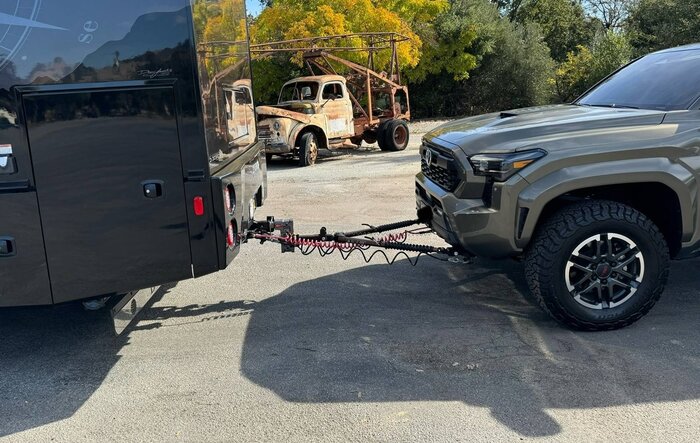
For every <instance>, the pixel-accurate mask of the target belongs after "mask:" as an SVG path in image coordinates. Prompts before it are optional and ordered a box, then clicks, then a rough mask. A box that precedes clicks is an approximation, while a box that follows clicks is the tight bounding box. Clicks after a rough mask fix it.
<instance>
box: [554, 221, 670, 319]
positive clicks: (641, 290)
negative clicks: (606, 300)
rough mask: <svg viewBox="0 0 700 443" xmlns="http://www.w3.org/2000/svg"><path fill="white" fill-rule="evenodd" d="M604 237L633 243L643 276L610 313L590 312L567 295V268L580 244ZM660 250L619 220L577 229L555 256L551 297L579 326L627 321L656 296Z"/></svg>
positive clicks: (649, 238)
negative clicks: (613, 236)
mask: <svg viewBox="0 0 700 443" xmlns="http://www.w3.org/2000/svg"><path fill="white" fill-rule="evenodd" d="M605 233H615V234H621V235H624V236H626V237H628V238H630V239H631V240H632V241H633V242H634V243H636V245H637V247H638V248H639V250H640V252H641V253H642V256H643V258H644V276H643V277H642V282H641V283H640V285H639V287H638V288H637V291H636V292H635V294H634V295H633V296H632V297H631V298H630V299H629V300H627V301H626V302H625V303H623V304H621V305H620V306H616V307H614V308H609V309H592V308H588V307H586V306H583V305H581V304H579V303H578V302H577V301H576V300H574V297H573V296H572V295H571V294H570V292H569V290H568V288H567V286H566V281H565V272H566V271H565V270H566V264H567V261H568V260H569V257H570V256H571V254H572V253H573V251H574V249H575V248H576V247H578V245H579V244H580V243H581V242H583V241H584V240H586V239H587V238H590V237H592V236H594V235H597V234H605ZM659 247H660V246H659V245H657V244H656V243H655V242H654V241H653V239H652V236H651V235H649V233H648V232H646V231H645V230H644V229H642V228H641V227H639V226H637V225H634V224H630V223H627V222H624V221H620V220H606V221H602V222H597V223H593V224H591V225H589V226H586V227H583V228H580V229H578V230H577V232H576V233H575V234H574V235H572V236H570V237H569V238H567V239H566V240H565V241H564V242H563V243H562V247H561V249H560V250H559V252H558V254H557V258H556V260H555V262H556V265H555V268H554V269H553V273H554V276H553V281H552V282H551V284H552V286H553V288H552V289H553V291H552V293H554V294H555V296H556V298H557V302H558V303H560V304H561V305H562V307H563V308H564V310H565V311H566V312H568V313H569V314H570V315H572V316H573V317H575V318H576V319H577V320H579V321H582V322H590V323H609V322H611V321H619V320H623V319H626V318H629V317H631V316H633V315H635V314H637V313H639V312H640V311H642V310H643V309H644V306H645V305H646V304H647V303H649V302H650V300H652V299H653V298H654V297H655V296H656V293H657V291H658V284H659V281H660V280H661V279H662V278H663V275H662V274H663V272H664V269H665V266H664V265H663V253H662V251H660V250H659Z"/></svg>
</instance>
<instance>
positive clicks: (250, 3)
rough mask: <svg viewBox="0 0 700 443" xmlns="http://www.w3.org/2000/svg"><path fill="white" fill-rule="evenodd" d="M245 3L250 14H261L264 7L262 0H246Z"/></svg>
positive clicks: (254, 15)
mask: <svg viewBox="0 0 700 443" xmlns="http://www.w3.org/2000/svg"><path fill="white" fill-rule="evenodd" d="M245 5H246V11H247V12H248V15H252V16H253V17H257V16H258V15H260V11H262V9H263V5H262V3H261V2H260V0H246V2H245Z"/></svg>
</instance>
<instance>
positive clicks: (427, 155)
mask: <svg viewBox="0 0 700 443" xmlns="http://www.w3.org/2000/svg"><path fill="white" fill-rule="evenodd" d="M423 160H425V163H426V164H427V165H431V164H432V163H433V151H432V150H431V149H430V148H425V151H423Z"/></svg>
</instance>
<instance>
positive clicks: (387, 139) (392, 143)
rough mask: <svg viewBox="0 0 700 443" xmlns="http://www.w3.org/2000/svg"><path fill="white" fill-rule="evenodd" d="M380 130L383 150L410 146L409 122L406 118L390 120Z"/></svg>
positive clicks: (380, 145) (397, 149) (395, 149)
mask: <svg viewBox="0 0 700 443" xmlns="http://www.w3.org/2000/svg"><path fill="white" fill-rule="evenodd" d="M385 123H386V125H384V127H383V128H382V127H381V126H380V132H379V139H378V141H379V148H380V149H381V150H382V151H403V150H404V149H406V146H408V140H409V136H410V134H409V131H408V124H407V123H406V122H405V121H404V120H388V121H386V122H385Z"/></svg>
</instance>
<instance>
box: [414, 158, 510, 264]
mask: <svg viewBox="0 0 700 443" xmlns="http://www.w3.org/2000/svg"><path fill="white" fill-rule="evenodd" d="M422 152H423V149H421V153H422ZM452 154H453V156H454V158H455V160H456V161H457V162H458V163H460V164H462V165H465V164H468V162H467V159H466V156H465V155H464V153H462V152H461V151H458V150H456V149H455V150H454V151H453V152H452ZM470 169H471V168H469V170H464V168H462V170H461V173H462V174H463V176H464V177H466V180H465V181H464V182H463V183H462V184H461V185H459V186H458V187H457V188H456V189H455V190H454V192H448V191H446V190H445V189H444V188H443V187H441V186H440V185H438V184H437V183H436V182H434V181H432V180H431V179H430V178H428V177H427V176H426V175H425V174H424V173H423V172H421V173H419V174H418V175H417V176H416V203H417V207H418V210H421V209H422V208H426V207H427V208H430V210H431V212H432V220H431V222H430V227H431V228H432V229H433V230H434V231H435V232H436V233H437V234H438V235H439V236H440V237H442V238H443V239H444V240H445V241H447V242H448V243H449V244H451V245H452V246H454V247H456V248H461V249H463V250H465V251H467V252H469V253H471V254H473V255H476V256H481V257H489V258H505V257H512V256H517V255H519V254H521V253H522V248H519V247H518V246H517V245H516V233H517V226H518V220H517V219H518V217H517V213H518V209H517V193H516V192H515V188H518V187H519V186H518V185H519V183H518V184H515V186H512V184H511V183H510V181H508V182H506V183H487V182H485V181H484V178H483V177H476V176H474V175H473V172H472V171H471V170H470ZM513 180H515V181H519V180H521V179H520V178H519V177H514V178H513ZM487 191H488V192H487ZM511 193H514V194H515V196H513V195H512V194H511Z"/></svg>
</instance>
